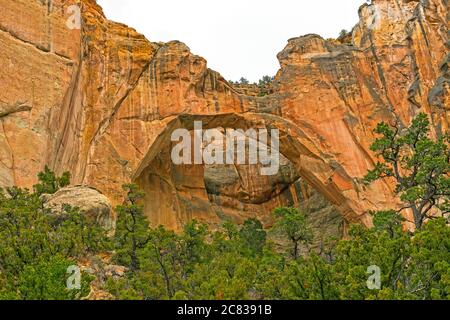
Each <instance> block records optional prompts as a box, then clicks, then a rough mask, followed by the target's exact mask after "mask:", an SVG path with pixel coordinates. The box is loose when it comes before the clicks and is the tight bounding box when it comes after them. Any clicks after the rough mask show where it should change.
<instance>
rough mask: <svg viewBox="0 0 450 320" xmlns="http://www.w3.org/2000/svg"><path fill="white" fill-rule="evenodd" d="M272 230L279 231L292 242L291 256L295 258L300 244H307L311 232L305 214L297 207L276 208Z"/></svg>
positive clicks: (310, 238)
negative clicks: (275, 219)
mask: <svg viewBox="0 0 450 320" xmlns="http://www.w3.org/2000/svg"><path fill="white" fill-rule="evenodd" d="M274 215H275V217H276V218H277V221H276V222H275V224H274V226H273V230H277V231H279V232H281V233H282V234H283V235H284V236H285V237H287V239H288V240H289V241H290V242H291V243H292V246H293V248H292V258H293V259H294V260H297V259H298V257H299V249H300V245H301V244H309V243H310V242H311V241H312V238H313V234H312V232H311V229H310V228H309V226H308V223H307V221H306V215H305V214H304V213H303V212H301V211H300V210H299V209H297V208H293V207H290V208H277V209H275V211H274Z"/></svg>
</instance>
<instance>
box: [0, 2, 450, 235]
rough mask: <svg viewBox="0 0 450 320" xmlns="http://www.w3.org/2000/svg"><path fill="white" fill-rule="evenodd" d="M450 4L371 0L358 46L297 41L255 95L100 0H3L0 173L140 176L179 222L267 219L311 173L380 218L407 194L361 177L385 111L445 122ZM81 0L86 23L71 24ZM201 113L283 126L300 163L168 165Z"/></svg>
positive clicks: (167, 221)
mask: <svg viewBox="0 0 450 320" xmlns="http://www.w3.org/2000/svg"><path fill="white" fill-rule="evenodd" d="M445 2H446V1H444V0H427V1H425V0H423V1H407V0H395V1H394V0H374V1H373V4H372V5H370V6H368V5H364V6H362V7H361V9H360V17H361V19H360V22H359V24H358V25H357V26H356V27H355V28H354V30H353V31H352V35H351V43H350V42H349V40H348V39H349V37H346V39H347V41H345V43H343V42H344V41H338V40H324V39H322V38H321V37H319V36H317V35H307V36H303V37H299V38H295V39H291V40H289V42H288V44H287V46H286V48H285V49H284V50H283V51H282V52H280V53H279V55H278V59H279V61H280V65H281V68H280V70H279V71H278V73H277V75H276V78H275V81H274V83H273V88H272V89H271V90H268V91H267V92H265V93H264V94H261V95H259V94H257V93H256V94H255V91H254V90H250V89H249V90H240V89H235V88H233V86H232V85H230V84H229V83H227V81H225V80H224V79H223V78H222V77H221V76H220V74H219V73H217V72H215V71H213V70H210V69H208V68H207V63H206V61H205V59H203V58H201V57H199V56H196V55H194V54H192V53H191V52H190V50H189V48H188V47H187V46H186V45H184V44H183V43H181V42H169V43H151V42H149V41H148V40H146V39H145V38H144V37H143V36H142V35H140V34H138V33H137V32H136V31H134V30H133V29H131V28H129V27H127V26H125V25H122V24H118V23H114V22H111V21H108V20H107V19H106V18H105V17H104V15H103V13H102V10H101V8H100V7H99V6H98V5H97V4H96V2H95V1H94V0H82V1H75V0H66V1H64V0H47V1H38V0H26V1H25V0H0V5H1V8H2V10H1V11H0V53H1V55H0V85H1V88H2V90H1V91H0V150H1V152H0V186H8V185H13V184H15V185H19V186H23V187H30V186H32V185H33V183H35V176H36V174H37V172H39V171H40V170H42V168H43V167H44V165H45V164H48V165H50V166H51V167H52V168H53V169H54V170H56V171H57V172H59V173H60V172H63V171H67V170H69V171H71V172H72V175H73V177H74V178H73V180H74V181H73V182H74V183H75V184H87V185H91V186H93V187H95V188H97V189H98V190H100V191H101V192H102V193H103V194H105V195H106V196H107V197H108V198H109V199H110V200H111V201H112V203H113V204H118V203H120V202H121V201H122V200H123V198H122V197H123V192H122V190H121V185H122V184H124V183H128V182H130V181H134V182H137V183H139V184H140V185H141V187H143V188H144V191H145V192H146V194H147V196H146V200H145V203H146V214H147V215H148V217H149V219H150V221H151V222H152V223H153V224H155V225H156V224H164V225H167V226H168V227H171V228H173V229H179V228H180V227H181V226H182V224H183V223H184V222H186V221H187V220H189V219H192V218H196V219H199V220H202V221H205V222H209V223H212V224H214V223H219V222H220V221H221V220H222V219H224V218H233V219H235V220H237V221H242V220H243V219H245V218H247V217H250V216H258V217H260V218H261V219H262V220H263V221H265V222H266V223H267V224H270V218H269V217H270V211H271V210H272V209H273V208H274V207H276V206H281V205H294V204H296V203H297V202H298V201H299V199H301V194H302V192H301V183H300V184H299V181H306V182H307V183H308V184H309V185H311V186H312V187H313V188H315V189H316V190H317V192H318V193H320V194H322V195H323V196H324V197H325V198H326V199H327V200H328V201H329V202H330V203H332V204H333V205H334V206H335V208H336V209H337V210H338V211H339V212H340V213H341V214H342V216H343V217H344V219H345V220H347V221H348V222H360V223H363V224H366V225H370V223H371V222H370V218H369V215H368V212H369V211H370V210H379V209H384V208H391V207H395V206H396V205H398V203H397V200H396V199H395V197H394V196H393V187H392V185H391V184H389V183H386V182H379V183H376V184H373V185H371V186H369V187H366V186H364V185H363V184H362V182H361V180H362V177H363V176H364V175H365V173H366V172H367V170H368V169H370V168H371V166H372V165H373V164H374V161H375V159H374V155H373V154H372V152H371V151H370V150H369V145H370V143H371V141H373V139H374V137H373V134H372V130H373V128H374V127H375V126H376V124H377V123H378V122H380V121H382V120H384V121H394V120H398V121H401V122H402V123H404V124H408V123H409V121H411V119H412V118H413V117H414V115H415V114H417V113H418V112H421V111H425V112H427V113H428V114H430V115H431V116H432V119H433V126H434V129H435V131H436V132H441V131H443V130H447V129H448V122H449V105H450V104H449V96H450V95H449V80H448V79H449V69H448V67H449V58H448V52H449V48H448V45H449V43H448V25H447V24H448V20H447V17H448V14H449V13H448V7H447V6H446V4H445ZM77 3H79V4H78V5H79V7H80V11H81V28H80V29H76V28H75V29H70V28H68V26H67V21H68V19H70V18H71V14H70V12H69V11H68V10H69V8H70V6H72V5H75V4H77ZM341 42H342V43H341ZM247 92H248V93H247ZM247 94H248V95H247ZM196 120H199V121H203V127H204V129H208V128H241V129H247V128H276V129H279V130H280V151H281V153H282V154H283V161H284V162H283V163H284V165H283V166H282V167H283V168H288V169H289V170H288V171H282V172H280V173H279V174H278V175H277V176H274V177H262V176H258V174H257V172H258V170H257V168H256V167H252V166H242V165H235V166H227V167H224V168H218V167H208V166H205V167H204V166H175V165H173V164H172V163H171V161H170V156H169V155H170V148H171V142H170V135H171V133H172V131H173V130H174V129H176V128H187V129H190V130H192V129H193V122H194V121H196Z"/></svg>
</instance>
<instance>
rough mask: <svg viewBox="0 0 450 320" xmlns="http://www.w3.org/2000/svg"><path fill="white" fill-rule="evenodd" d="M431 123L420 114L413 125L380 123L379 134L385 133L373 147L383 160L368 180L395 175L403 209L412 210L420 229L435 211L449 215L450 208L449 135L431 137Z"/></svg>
mask: <svg viewBox="0 0 450 320" xmlns="http://www.w3.org/2000/svg"><path fill="white" fill-rule="evenodd" d="M429 126H430V122H429V120H428V117H427V115H426V114H424V113H421V114H419V115H418V116H417V117H416V118H415V119H414V120H413V121H412V124H411V126H410V127H408V128H401V127H400V126H399V125H398V124H395V125H393V126H390V125H388V124H386V123H384V122H382V123H380V124H378V126H377V127H376V129H375V131H374V132H375V133H376V134H378V135H381V137H379V138H377V139H376V140H375V142H374V143H373V144H372V146H371V150H372V151H374V152H376V154H377V156H378V157H379V158H381V159H382V160H383V161H382V162H378V163H377V164H376V165H375V168H374V169H373V170H371V171H369V173H368V174H367V175H366V177H365V182H366V183H371V182H373V181H375V180H378V179H384V178H393V179H394V180H395V182H396V189H395V192H396V193H397V194H398V195H399V196H400V199H401V200H402V201H403V203H404V204H405V205H404V207H403V208H401V209H400V210H399V212H400V211H402V210H405V209H411V210H412V212H413V215H414V224H415V226H416V228H417V229H420V228H421V227H422V224H423V222H424V221H425V219H429V218H432V216H431V213H432V212H433V210H436V209H440V210H441V212H442V214H443V215H445V214H447V213H449V211H450V203H449V198H450V178H449V174H450V163H449V158H450V153H449V152H450V150H449V142H450V140H449V134H448V133H446V134H445V135H441V136H440V137H438V138H437V139H431V138H430V128H429Z"/></svg>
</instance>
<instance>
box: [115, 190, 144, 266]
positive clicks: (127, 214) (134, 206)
mask: <svg viewBox="0 0 450 320" xmlns="http://www.w3.org/2000/svg"><path fill="white" fill-rule="evenodd" d="M123 189H124V190H125V191H126V193H127V195H126V199H125V203H124V204H123V205H120V206H117V208H116V211H117V224H116V234H115V244H116V260H117V262H118V263H120V264H123V265H125V266H127V267H129V268H130V269H131V270H132V271H136V270H138V269H139V257H138V251H139V250H140V249H142V248H144V247H145V245H146V244H147V243H148V241H149V240H150V235H149V230H150V229H149V224H148V221H147V218H146V217H145V215H144V206H143V205H142V204H140V201H141V200H142V198H143V197H144V193H143V192H142V191H140V190H139V188H138V186H137V185H135V184H126V185H124V186H123Z"/></svg>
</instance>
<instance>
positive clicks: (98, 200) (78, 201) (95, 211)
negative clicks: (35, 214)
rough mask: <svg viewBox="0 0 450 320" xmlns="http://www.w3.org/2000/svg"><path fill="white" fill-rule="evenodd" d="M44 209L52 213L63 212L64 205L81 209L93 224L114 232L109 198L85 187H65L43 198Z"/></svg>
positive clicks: (113, 220)
mask: <svg viewBox="0 0 450 320" xmlns="http://www.w3.org/2000/svg"><path fill="white" fill-rule="evenodd" d="M42 197H43V202H44V207H45V208H46V209H50V210H52V212H55V213H58V212H62V209H63V206H64V205H70V206H71V207H76V208H79V209H80V211H81V212H82V213H83V214H84V215H85V216H86V217H87V218H88V220H89V221H91V222H92V223H96V224H97V225H99V226H101V227H102V228H104V229H105V230H109V231H113V230H114V226H115V218H114V213H113V210H112V207H111V204H110V202H109V200H108V198H107V197H105V196H104V195H103V194H101V193H100V192H99V191H97V190H95V189H93V188H90V187H85V186H74V187H65V188H62V189H60V190H58V191H57V192H56V193H54V194H45V195H43V196H42Z"/></svg>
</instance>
